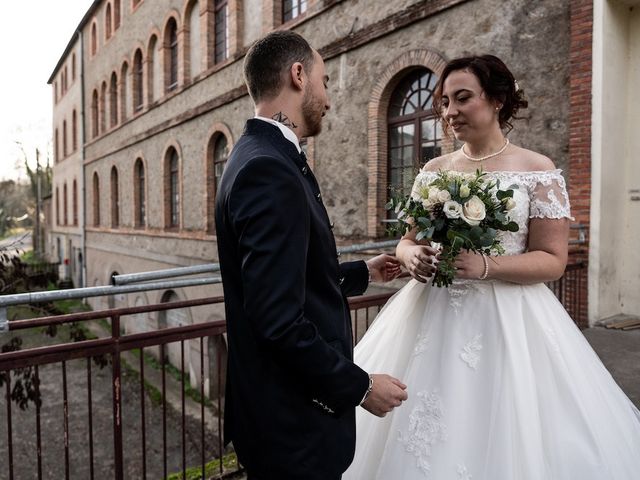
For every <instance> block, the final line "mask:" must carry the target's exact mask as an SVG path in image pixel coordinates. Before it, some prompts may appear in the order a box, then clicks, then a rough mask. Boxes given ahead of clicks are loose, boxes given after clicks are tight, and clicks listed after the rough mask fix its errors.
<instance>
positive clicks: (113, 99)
mask: <svg viewBox="0 0 640 480" xmlns="http://www.w3.org/2000/svg"><path fill="white" fill-rule="evenodd" d="M109 113H110V116H111V122H110V123H111V127H115V126H116V125H117V124H118V77H117V75H116V72H113V73H112V74H111V82H110V85H109Z"/></svg>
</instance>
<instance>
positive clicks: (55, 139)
mask: <svg viewBox="0 0 640 480" xmlns="http://www.w3.org/2000/svg"><path fill="white" fill-rule="evenodd" d="M59 146H60V144H59V143H58V129H57V128H56V132H55V134H54V136H53V162H54V163H58V162H59V161H60V149H59Z"/></svg>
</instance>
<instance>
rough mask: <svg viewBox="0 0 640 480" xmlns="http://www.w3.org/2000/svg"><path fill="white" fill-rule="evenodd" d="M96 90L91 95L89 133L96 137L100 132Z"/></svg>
mask: <svg viewBox="0 0 640 480" xmlns="http://www.w3.org/2000/svg"><path fill="white" fill-rule="evenodd" d="M99 108H100V107H99V101H98V90H94V91H93V95H92V96H91V134H92V135H93V138H96V137H97V136H98V135H99V134H100V120H99V117H100V115H99Z"/></svg>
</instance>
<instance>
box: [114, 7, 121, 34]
mask: <svg viewBox="0 0 640 480" xmlns="http://www.w3.org/2000/svg"><path fill="white" fill-rule="evenodd" d="M118 28H120V0H114V2H113V29H114V30H117V29H118Z"/></svg>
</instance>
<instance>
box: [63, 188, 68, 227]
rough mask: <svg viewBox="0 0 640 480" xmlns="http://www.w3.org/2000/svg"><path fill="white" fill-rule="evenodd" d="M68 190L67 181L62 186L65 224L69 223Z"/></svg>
mask: <svg viewBox="0 0 640 480" xmlns="http://www.w3.org/2000/svg"><path fill="white" fill-rule="evenodd" d="M67 198H68V192H67V182H65V183H64V185H63V187H62V214H63V215H64V224H65V225H69V204H68V203H67Z"/></svg>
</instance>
